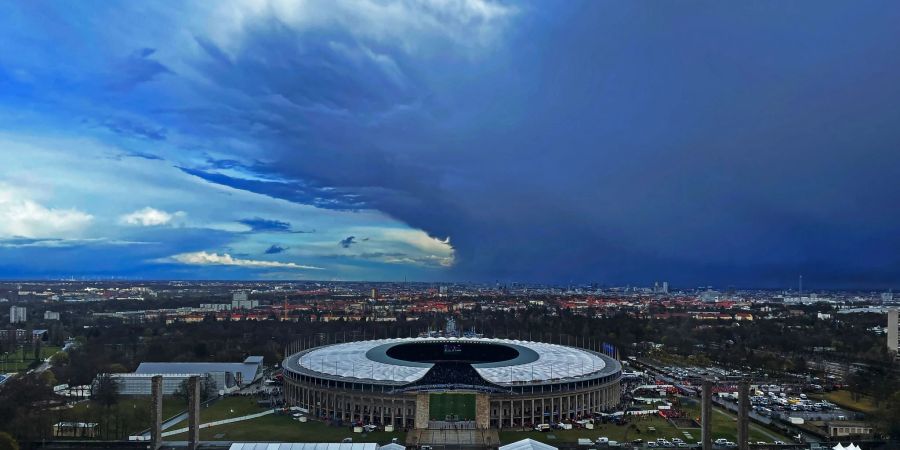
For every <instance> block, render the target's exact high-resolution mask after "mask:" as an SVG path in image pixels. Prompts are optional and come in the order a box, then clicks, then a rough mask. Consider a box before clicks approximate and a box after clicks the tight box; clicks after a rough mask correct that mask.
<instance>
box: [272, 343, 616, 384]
mask: <svg viewBox="0 0 900 450" xmlns="http://www.w3.org/2000/svg"><path fill="white" fill-rule="evenodd" d="M420 342H421V343H428V342H447V343H454V342H459V343H466V342H469V343H478V344H499V345H507V346H511V347H513V348H515V347H519V348H521V347H525V348H526V349H528V350H531V351H533V352H534V353H536V358H530V359H526V360H524V361H521V362H519V361H518V358H516V359H512V360H510V361H507V363H508V364H505V363H488V364H473V365H472V367H473V368H474V369H475V370H476V371H478V373H479V375H481V377H482V378H484V379H485V380H487V381H490V382H492V383H495V384H500V385H509V384H520V383H527V382H535V381H536V382H541V381H549V380H562V379H571V378H580V377H584V376H589V375H594V374H597V373H599V372H602V371H604V369H607V371H609V369H611V368H610V367H607V366H608V363H607V361H606V360H604V358H606V357H601V356H600V355H598V354H596V353H594V352H590V351H587V350H583V349H579V348H575V347H567V346H564V345H558V344H548V343H545V342H531V341H521V340H513V339H488V338H432V337H424V338H400V339H381V340H372V341H357V342H347V343H343V344H334V345H329V346H325V347H319V348H316V349H312V350H311V351H309V352H307V353H304V354H301V355H300V356H299V357H298V356H297V355H294V356H293V357H291V358H290V360H289V364H291V366H295V365H299V366H300V367H302V368H304V369H306V370H309V371H312V372H318V373H321V374H325V375H331V376H336V377H341V378H347V379H361V380H374V381H392V382H402V383H411V382H414V381H416V380H418V379H420V378H422V377H423V376H425V374H426V373H427V372H428V370H429V369H430V368H431V367H432V366H433V364H431V363H413V362H407V361H398V360H392V359H391V358H389V359H388V360H385V361H376V360H375V359H373V358H372V357H370V355H371V354H372V353H370V350H373V349H375V348H376V347H382V346H386V345H387V346H389V345H391V344H409V343H420ZM607 359H609V358H607Z"/></svg>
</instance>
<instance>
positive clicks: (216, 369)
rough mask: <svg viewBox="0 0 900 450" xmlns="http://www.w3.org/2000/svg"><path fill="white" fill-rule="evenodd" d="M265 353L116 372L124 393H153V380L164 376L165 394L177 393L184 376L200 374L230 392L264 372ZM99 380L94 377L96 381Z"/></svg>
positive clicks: (148, 365) (144, 365)
mask: <svg viewBox="0 0 900 450" xmlns="http://www.w3.org/2000/svg"><path fill="white" fill-rule="evenodd" d="M262 362H263V359H262V356H249V357H247V359H245V360H244V361H243V362H237V363H227V362H226V363H221V362H208V363H207V362H199V363H191V362H171V363H169V362H162V363H157V362H145V363H141V364H140V365H139V366H138V368H137V370H135V371H134V372H133V373H112V374H109V375H110V377H111V378H112V379H113V380H115V381H116V383H118V385H119V393H120V394H122V395H150V386H151V380H152V378H153V377H154V376H156V375H161V376H162V377H163V395H171V394H174V393H175V392H176V391H178V389H179V388H180V387H181V384H182V383H183V382H184V380H186V379H188V378H190V377H192V376H199V377H201V379H202V380H203V382H210V381H212V382H214V383H215V386H216V390H218V391H225V392H226V393H228V392H232V391H235V390H237V389H240V388H241V387H242V386H246V385H247V384H250V383H252V382H254V381H256V380H258V379H259V378H260V377H261V376H262V372H263V364H262ZM97 382H98V380H94V383H95V384H96V383H97Z"/></svg>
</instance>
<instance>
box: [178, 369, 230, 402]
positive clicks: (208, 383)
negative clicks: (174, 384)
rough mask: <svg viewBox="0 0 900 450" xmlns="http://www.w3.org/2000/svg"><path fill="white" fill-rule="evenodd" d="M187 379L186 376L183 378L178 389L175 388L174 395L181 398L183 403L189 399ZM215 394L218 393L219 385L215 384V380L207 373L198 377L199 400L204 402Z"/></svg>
mask: <svg viewBox="0 0 900 450" xmlns="http://www.w3.org/2000/svg"><path fill="white" fill-rule="evenodd" d="M189 381H190V380H189V379H188V378H185V379H184V381H182V382H181V385H180V386H178V389H177V390H175V396H176V397H178V398H180V399H182V400H183V401H184V402H185V403H188V401H190V395H189V389H188V382H189ZM217 395H219V387H218V386H217V385H216V380H214V379H213V377H211V376H209V375H207V376H204V377H200V401H201V402H205V401H207V400H209V399H211V398H213V397H215V396H217Z"/></svg>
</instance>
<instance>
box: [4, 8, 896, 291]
mask: <svg viewBox="0 0 900 450" xmlns="http://www.w3.org/2000/svg"><path fill="white" fill-rule="evenodd" d="M898 20H900V7H898V5H897V4H895V3H892V2H867V1H861V2H852V4H851V3H848V2H838V1H824V2H822V1H815V2H813V1H809V2H806V1H801V2H789V3H785V2H779V1H761V2H717V1H709V2H706V1H691V2H641V1H637V2H605V1H599V0H597V1H584V2H580V1H574V0H573V1H565V2H547V1H521V2H507V1H482V0H435V1H413V0H409V1H400V2H386V1H377V0H357V1H350V0H348V1H341V2H333V1H300V0H298V1H274V0H273V1H221V2H175V3H173V2H116V3H109V2H93V1H83V2H11V3H7V4H4V5H0V277H5V278H44V277H67V276H76V277H78V276H87V277H103V276H120V277H133V278H264V279H321V280H360V279H368V280H400V279H404V278H406V279H410V280H473V281H493V280H501V281H537V282H560V283H568V282H570V281H576V282H578V281H588V282H601V283H608V284H626V283H652V281H654V280H669V281H670V282H671V283H672V284H673V285H681V286H695V285H706V284H713V285H737V286H760V287H786V286H790V285H793V284H794V283H795V281H796V279H797V276H798V275H799V274H801V273H802V274H803V275H804V280H805V281H806V284H807V285H808V286H820V287H850V286H852V287H872V288H879V289H880V288H887V287H894V286H896V285H897V281H898V278H900V277H898V275H900V235H898V233H897V232H896V230H897V223H898V219H900V210H898V208H897V204H898V201H897V200H898V192H900V190H898V188H900V151H898V150H900V149H898V144H900V83H897V81H896V80H898V79H900V57H898V55H900V28H898V27H897V26H896V24H897V23H900V22H898Z"/></svg>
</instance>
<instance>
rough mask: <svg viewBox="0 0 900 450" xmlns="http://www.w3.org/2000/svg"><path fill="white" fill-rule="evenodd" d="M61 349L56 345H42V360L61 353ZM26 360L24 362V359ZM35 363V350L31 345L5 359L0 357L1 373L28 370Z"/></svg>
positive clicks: (19, 349) (21, 348) (18, 349)
mask: <svg viewBox="0 0 900 450" xmlns="http://www.w3.org/2000/svg"><path fill="white" fill-rule="evenodd" d="M60 350H61V348H60V347H57V346H54V345H41V360H42V361H43V360H44V359H47V358H49V357H51V356H53V354H54V353H56V352H58V351H60ZM23 358H24V359H25V360H24V361H22V359H23ZM32 362H34V348H33V347H32V346H31V345H30V344H29V345H25V346H23V347H19V348H17V349H16V351H14V352H11V353H10V354H9V355H6V357H5V358H4V357H3V355H0V372H18V371H20V370H26V369H28V366H29V365H30V364H31V363H32Z"/></svg>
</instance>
